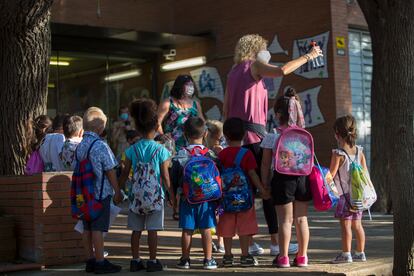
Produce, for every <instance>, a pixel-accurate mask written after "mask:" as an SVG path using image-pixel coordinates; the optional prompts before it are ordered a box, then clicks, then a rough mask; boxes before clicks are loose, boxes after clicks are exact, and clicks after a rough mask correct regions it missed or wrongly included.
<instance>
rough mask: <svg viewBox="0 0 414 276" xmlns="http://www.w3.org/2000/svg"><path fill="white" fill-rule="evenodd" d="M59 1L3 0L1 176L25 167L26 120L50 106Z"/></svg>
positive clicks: (0, 35)
mask: <svg viewBox="0 0 414 276" xmlns="http://www.w3.org/2000/svg"><path fill="white" fill-rule="evenodd" d="M52 2H53V0H42V1H33V0H12V1H9V0H0V110H1V113H2V115H1V116H0V120H1V131H0V152H1V154H0V175H15V174H22V173H23V171H24V166H25V161H26V156H25V152H26V151H25V150H24V145H25V137H26V131H25V129H26V125H27V122H28V120H29V119H30V118H34V117H36V116H38V115H40V114H44V112H45V110H46V99H47V82H48V77H49V56H50V28H49V20H50V8H51V5H52Z"/></svg>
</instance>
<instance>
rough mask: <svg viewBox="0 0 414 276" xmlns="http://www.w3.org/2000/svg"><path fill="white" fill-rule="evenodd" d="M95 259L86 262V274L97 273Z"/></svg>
mask: <svg viewBox="0 0 414 276" xmlns="http://www.w3.org/2000/svg"><path fill="white" fill-rule="evenodd" d="M95 262H96V260H95V258H92V259H89V260H87V261H86V262H85V272H86V273H93V272H95Z"/></svg>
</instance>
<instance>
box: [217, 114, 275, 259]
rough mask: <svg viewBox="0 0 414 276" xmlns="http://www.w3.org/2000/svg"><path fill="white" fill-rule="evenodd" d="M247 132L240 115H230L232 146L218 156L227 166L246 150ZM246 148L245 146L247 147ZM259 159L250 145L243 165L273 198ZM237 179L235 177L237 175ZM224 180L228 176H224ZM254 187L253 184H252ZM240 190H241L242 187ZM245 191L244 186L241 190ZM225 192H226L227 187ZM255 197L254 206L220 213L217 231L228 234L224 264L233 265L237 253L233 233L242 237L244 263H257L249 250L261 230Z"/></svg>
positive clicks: (264, 193) (226, 124) (228, 134)
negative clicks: (233, 250) (260, 173)
mask: <svg viewBox="0 0 414 276" xmlns="http://www.w3.org/2000/svg"><path fill="white" fill-rule="evenodd" d="M245 134H246V130H245V128H244V124H243V121H242V120H241V119H239V118H230V119H228V120H226V121H225V122H224V135H225V137H226V141H227V143H228V147H227V148H225V149H223V150H222V151H221V152H220V153H219V155H218V157H219V159H220V163H221V165H222V166H223V169H226V168H231V167H233V166H234V164H235V160H236V158H237V156H238V154H239V152H240V151H241V150H242V147H241V146H242V141H243V139H244V136H245ZM243 150H245V149H244V148H243ZM256 167H257V165H256V160H255V158H254V155H253V153H252V152H251V151H250V150H247V149H246V153H245V154H244V156H243V158H242V159H241V160H240V168H241V169H242V170H243V172H244V174H245V176H246V177H248V179H250V182H251V183H252V184H253V185H254V186H255V187H256V188H258V189H259V191H260V193H261V194H262V197H263V198H264V199H269V198H270V195H269V193H268V192H267V191H266V190H265V188H264V187H263V185H262V183H261V182H260V179H259V176H258V175H257V174H256V171H255V170H256ZM233 179H234V178H233ZM223 181H224V179H223ZM250 189H251V187H250ZM239 192H240V191H239ZM241 192H243V190H241ZM223 193H226V191H225V190H223ZM251 200H252V207H251V208H250V209H248V210H245V211H240V212H234V213H230V212H226V210H224V214H223V215H221V216H220V220H219V222H218V226H217V232H218V234H219V235H220V236H222V237H224V247H225V255H224V256H223V265H224V266H232V265H233V255H232V253H231V248H232V241H233V237H234V236H235V235H236V234H237V235H238V236H239V240H240V247H241V251H242V256H241V257H240V264H241V266H246V267H247V266H257V265H258V262H257V260H256V258H254V257H253V256H251V255H250V254H249V252H248V250H249V240H250V237H251V236H253V235H255V234H257V232H258V227H257V221H256V210H255V208H254V200H253V197H252V198H251Z"/></svg>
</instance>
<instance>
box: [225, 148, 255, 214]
mask: <svg viewBox="0 0 414 276" xmlns="http://www.w3.org/2000/svg"><path fill="white" fill-rule="evenodd" d="M246 153H247V149H245V148H241V149H240V150H239V152H238V153H237V155H236V158H235V159H234V166H233V167H230V168H227V169H223V172H222V174H221V178H222V180H223V202H222V204H223V209H224V211H225V212H230V213H237V212H243V211H246V210H249V209H250V208H252V207H253V196H252V190H251V189H250V184H249V179H248V177H247V176H246V174H245V173H244V172H243V170H242V168H241V167H240V163H241V161H242V160H243V157H244V155H245V154H246Z"/></svg>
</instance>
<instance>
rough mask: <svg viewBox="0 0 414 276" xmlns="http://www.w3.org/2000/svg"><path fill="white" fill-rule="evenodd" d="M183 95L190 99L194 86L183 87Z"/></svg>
mask: <svg viewBox="0 0 414 276" xmlns="http://www.w3.org/2000/svg"><path fill="white" fill-rule="evenodd" d="M185 94H186V95H187V96H189V97H191V96H192V95H193V94H194V85H193V84H186V85H185Z"/></svg>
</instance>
